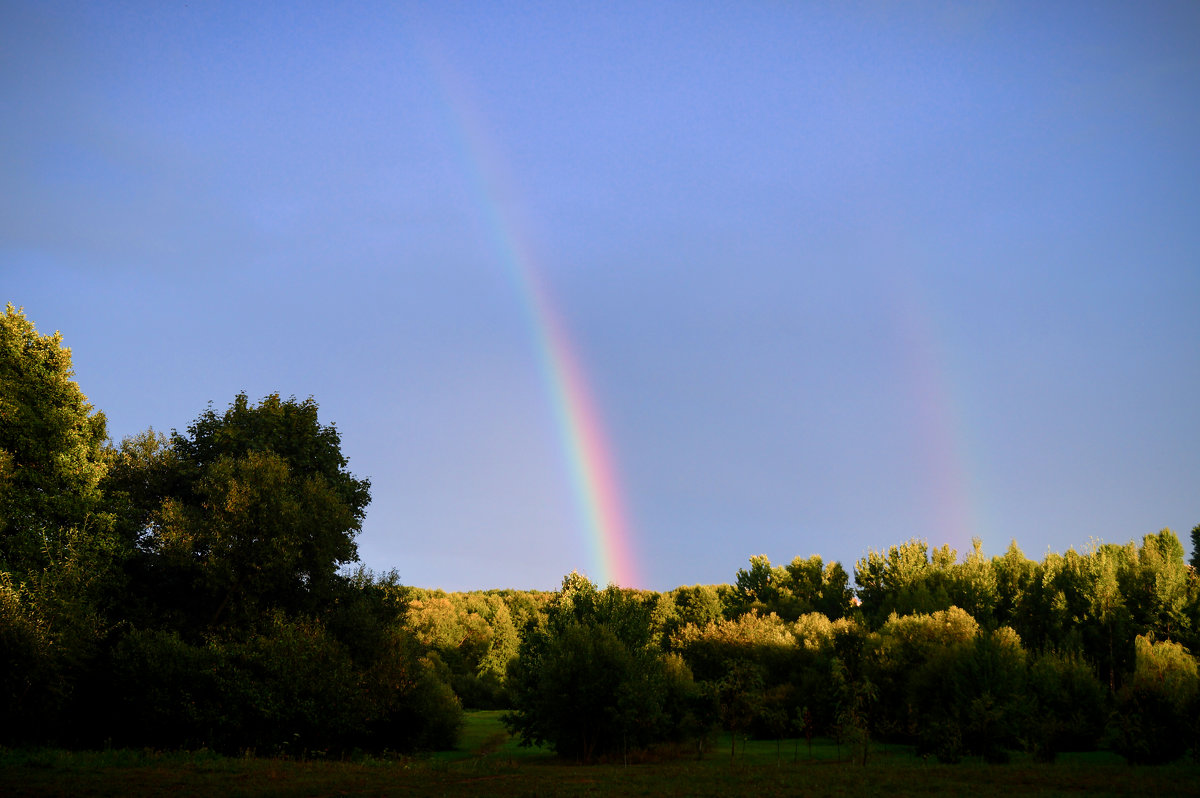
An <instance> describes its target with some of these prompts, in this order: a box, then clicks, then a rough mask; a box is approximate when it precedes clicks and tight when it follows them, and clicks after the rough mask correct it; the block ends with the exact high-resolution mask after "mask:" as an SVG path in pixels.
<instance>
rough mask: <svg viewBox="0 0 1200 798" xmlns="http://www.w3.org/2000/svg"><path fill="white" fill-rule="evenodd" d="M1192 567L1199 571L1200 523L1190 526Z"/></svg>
mask: <svg viewBox="0 0 1200 798" xmlns="http://www.w3.org/2000/svg"><path fill="white" fill-rule="evenodd" d="M1191 565H1192V568H1194V569H1196V570H1197V571H1200V524H1196V525H1195V526H1194V527H1192V559H1191Z"/></svg>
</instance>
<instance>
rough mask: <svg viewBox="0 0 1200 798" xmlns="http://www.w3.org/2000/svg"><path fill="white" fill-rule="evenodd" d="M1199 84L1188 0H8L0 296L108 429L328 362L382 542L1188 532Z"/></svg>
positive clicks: (638, 552) (631, 550)
mask: <svg viewBox="0 0 1200 798" xmlns="http://www.w3.org/2000/svg"><path fill="white" fill-rule="evenodd" d="M259 6H260V7H259ZM1197 98H1200V6H1198V5H1197V4H1195V3H1192V2H1184V3H1155V2H1151V3H1145V4H1136V5H1135V4H1130V3H1099V2H1088V3H1042V2H1038V3H1019V2H1005V3H979V4H971V5H970V6H967V5H966V4H962V5H960V4H952V3H912V4H890V3H795V4H781V3H774V2H753V3H608V4H603V5H600V6H598V7H595V8H590V9H585V8H577V7H576V4H570V3H528V4H525V3H509V2H497V3H430V4H405V3H379V4H372V3H364V4H355V5H354V7H353V8H351V7H348V6H347V7H342V6H341V5H335V4H320V3H303V2H299V3H290V4H286V5H285V4H247V3H206V2H199V3H197V2H193V3H186V4H185V3H172V4H167V3H157V2H155V3H149V2H148V3H106V4H87V3H79V4H75V3H55V2H38V3H24V2H11V0H9V1H6V2H3V3H0V115H2V117H3V118H4V119H5V120H6V121H5V123H4V124H3V125H0V181H2V185H3V187H4V190H3V191H2V192H0V289H3V290H2V294H3V296H0V301H11V302H12V303H13V304H15V305H18V306H23V307H24V308H25V311H26V314H27V315H28V317H29V318H30V319H31V320H32V321H33V322H34V323H35V324H36V325H37V326H38V328H39V330H40V331H41V332H43V333H49V332H53V331H54V330H61V331H62V333H63V335H64V337H65V341H66V343H67V345H69V346H70V347H71V348H72V350H73V353H74V359H75V368H76V377H77V380H78V382H79V384H80V387H81V388H82V390H83V391H84V393H85V394H87V396H88V397H89V398H90V399H91V401H92V402H93V404H94V405H95V406H96V407H98V408H100V409H102V410H103V411H104V412H105V413H106V415H107V416H108V419H109V433H110V434H111V435H112V436H113V437H114V438H115V439H117V440H119V439H120V438H122V437H123V436H126V435H131V434H134V433H136V432H138V431H140V430H143V429H145V428H147V427H151V426H152V427H154V428H155V429H157V430H161V431H169V430H171V429H172V428H176V429H180V430H183V429H185V428H186V427H187V425H188V424H189V423H190V422H191V421H192V420H194V419H195V418H196V417H197V416H198V415H199V414H200V413H201V412H202V411H203V410H204V409H205V407H206V405H207V403H208V402H210V401H211V402H212V403H213V404H214V406H215V407H216V408H218V409H220V408H223V407H225V406H227V405H228V404H229V403H230V402H231V401H232V399H233V397H234V395H235V394H236V393H237V392H239V391H243V390H244V391H246V392H247V393H248V394H249V395H250V397H251V398H252V399H253V398H257V397H261V396H263V395H266V394H268V393H271V392H276V391H277V392H280V393H282V394H283V395H285V396H289V395H295V396H297V397H299V398H304V397H307V396H310V395H311V396H312V397H314V398H315V399H316V401H317V402H318V404H319V405H320V408H321V418H322V420H323V421H324V422H327V423H328V422H332V423H335V424H336V425H337V427H338V429H339V430H340V432H341V435H342V446H343V451H344V453H345V454H346V456H347V457H348V458H349V460H350V469H351V470H352V471H353V472H354V473H355V474H356V475H357V476H366V477H369V478H370V479H371V481H372V485H373V490H372V494H373V501H372V504H371V506H370V508H369V509H368V515H367V520H366V523H365V525H364V528H363V532H362V534H361V536H360V537H359V551H360V555H361V557H362V559H363V561H364V562H365V564H366V565H368V566H369V567H371V568H373V569H375V570H388V569H391V568H395V569H396V570H397V571H398V572H399V574H400V576H401V579H402V580H403V581H404V582H405V583H408V584H414V585H420V586H424V587H442V588H445V589H448V590H456V589H471V588H493V587H497V588H498V587H515V588H553V587H555V586H557V584H558V583H559V581H560V580H561V577H562V576H563V574H565V573H567V572H569V571H571V570H573V569H578V570H580V571H582V572H585V573H588V574H589V575H590V576H592V577H593V578H596V579H599V580H600V581H607V580H608V579H616V580H617V581H619V582H623V583H629V584H634V585H636V586H639V587H647V588H653V589H660V590H661V589H669V588H672V587H675V586H676V585H679V584H693V583H715V582H729V581H732V580H733V579H734V576H735V573H736V571H737V569H738V568H740V567H742V566H744V565H745V564H746V562H747V560H748V558H749V557H750V556H751V555H755V554H767V555H768V556H769V557H770V558H771V560H772V561H773V562H776V563H784V562H787V561H789V560H791V559H792V558H793V557H795V556H798V555H799V556H804V557H807V556H809V555H811V554H820V555H822V556H823V557H825V558H826V559H836V560H840V561H841V562H842V563H843V564H844V565H845V566H846V568H847V570H850V569H851V568H852V567H853V565H854V562H855V560H857V559H858V558H860V557H862V556H863V555H865V553H866V552H867V551H868V550H869V549H880V548H883V547H886V546H888V545H891V544H895V543H900V542H902V541H904V540H907V539H909V538H912V537H919V538H925V539H927V540H928V541H929V542H930V543H931V544H933V545H940V544H942V543H949V544H950V545H951V546H953V547H955V548H957V549H958V550H959V551H960V552H962V551H963V550H965V549H967V548H969V546H970V539H971V538H972V537H973V536H979V537H981V538H982V539H983V543H984V549H985V551H987V552H989V553H991V554H1000V553H1003V551H1004V549H1005V548H1006V547H1007V546H1008V544H1009V541H1010V540H1016V541H1017V543H1018V545H1020V546H1021V548H1022V549H1023V550H1024V551H1025V553H1026V555H1028V556H1030V557H1033V558H1040V557H1042V556H1043V555H1044V554H1045V553H1046V552H1047V551H1048V550H1049V551H1063V550H1065V549H1066V548H1068V547H1071V546H1074V547H1075V548H1077V549H1082V548H1086V547H1087V546H1088V545H1089V544H1090V543H1091V542H1092V541H1094V540H1102V541H1105V542H1118V543H1124V542H1126V541H1128V540H1132V539H1137V540H1140V538H1141V536H1142V535H1144V534H1146V533H1150V532H1156V531H1158V530H1159V529H1161V528H1163V527H1170V528H1172V529H1174V530H1175V531H1176V533H1178V534H1179V535H1180V537H1181V539H1183V540H1184V545H1185V548H1188V549H1189V551H1190V543H1189V541H1188V540H1187V537H1188V534H1187V533H1188V532H1189V531H1190V529H1191V528H1192V527H1193V526H1194V525H1196V524H1198V523H1200V412H1198V411H1197V407H1198V406H1200V403H1198V402H1200V400H1198V399H1197V397H1200V312H1197V308H1198V307H1200V147H1197V142H1200V102H1197ZM585 433H586V434H585ZM572 435H575V437H574V438H572ZM602 488H603V489H602ZM605 491H607V493H605ZM589 502H590V503H589ZM606 513H607V515H606ZM617 516H619V520H611V519H613V518H616V517H617ZM605 518H608V519H610V520H604V519H605ZM606 524H607V525H608V526H606ZM618 526H619V527H620V528H622V529H623V530H624V531H623V532H622V533H621V534H623V535H624V538H625V539H624V543H623V545H624V546H625V549H624V550H623V552H620V553H619V554H618V552H617V548H616V543H617V541H616V540H615V537H616V534H617V533H616V532H615V531H613V530H615V529H616V528H617V527H618ZM606 547H608V548H607V549H606ZM606 557H608V558H609V559H608V560H607V561H606V559H605V558H606Z"/></svg>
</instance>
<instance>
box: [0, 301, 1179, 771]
mask: <svg viewBox="0 0 1200 798" xmlns="http://www.w3.org/2000/svg"><path fill="white" fill-rule="evenodd" d="M71 377H72V371H71V360H70V351H69V350H68V349H66V348H65V347H63V346H62V342H61V339H60V338H59V336H57V335H54V336H41V335H39V334H38V333H37V331H36V330H35V329H34V326H33V325H32V323H30V322H29V321H28V320H27V319H26V318H25V317H24V315H23V314H22V313H21V312H20V311H16V310H14V309H13V308H12V306H11V305H10V306H9V307H8V309H7V310H6V311H5V313H4V315H3V316H0V717H3V718H4V719H5V720H6V722H5V723H3V724H0V744H5V745H32V744H38V745H41V744H52V745H60V746H78V747H94V746H108V745H115V746H151V747H159V748H163V747H201V746H204V747H209V748H214V749H217V750H222V751H229V752H241V751H254V752H258V753H261V754H281V753H282V754H293V755H300V756H317V755H328V754H335V753H342V752H347V751H350V750H353V749H364V750H375V751H382V750H392V751H410V750H418V749H430V748H441V747H449V746H452V745H453V744H454V741H455V739H456V735H457V732H458V729H459V726H460V724H461V714H462V708H463V707H464V706H466V707H469V708H502V709H507V710H509V711H508V713H507V715H506V719H507V720H506V722H507V723H508V725H509V727H510V728H511V729H512V730H513V731H514V732H516V733H518V734H519V735H520V736H521V737H522V739H523V740H525V741H528V742H530V743H540V744H547V745H550V746H552V747H553V748H554V749H555V750H557V751H558V752H559V753H560V754H562V755H563V756H567V757H572V758H576V759H579V760H584V761H590V760H594V759H597V758H608V757H622V756H629V755H630V754H632V753H636V752H639V751H644V750H646V749H658V750H659V751H660V752H666V751H671V750H674V751H677V752H687V751H690V752H692V753H695V754H703V753H704V751H705V750H706V749H707V748H708V746H709V745H710V744H711V741H712V740H713V739H714V737H715V734H716V732H717V731H719V730H721V729H724V730H727V731H732V732H733V733H734V734H733V735H732V739H733V740H734V746H735V747H734V751H733V753H735V754H736V745H737V741H738V740H739V738H740V739H745V738H746V737H747V736H755V737H760V738H768V739H781V738H784V737H790V738H801V739H802V738H804V737H806V736H810V737H811V736H812V735H822V736H833V737H834V738H836V739H837V740H839V741H841V742H843V743H844V744H845V745H846V746H847V750H848V751H849V752H851V753H853V754H854V755H855V756H857V757H860V758H864V759H865V757H866V756H867V752H868V751H869V750H870V746H869V745H868V744H869V742H870V741H871V740H873V739H874V740H885V741H896V742H906V743H913V744H915V745H916V746H917V747H918V749H919V750H920V751H923V752H926V753H929V754H930V755H934V756H936V757H938V758H939V759H942V760H946V761H954V760H956V759H958V758H960V757H962V756H964V755H982V756H984V757H987V758H988V759H990V760H993V761H1001V760H1004V759H1005V758H1007V757H1008V756H1009V754H1010V752H1012V751H1027V752H1031V753H1033V754H1034V755H1036V756H1037V757H1039V758H1043V759H1052V758H1053V757H1054V756H1055V754H1056V753H1057V752H1059V751H1063V750H1084V749H1091V748H1095V747H1101V746H1103V747H1109V748H1112V749H1114V750H1116V751H1119V752H1120V753H1122V754H1123V755H1125V756H1126V757H1128V758H1129V759H1130V760H1131V761H1136V762H1154V761H1165V760H1169V759H1174V758H1177V757H1179V756H1181V755H1183V754H1184V753H1185V752H1186V751H1188V750H1189V749H1190V750H1191V752H1192V755H1193V756H1196V755H1197V753H1198V752H1200V677H1198V675H1197V660H1196V658H1195V656H1194V655H1193V653H1192V652H1196V651H1200V648H1198V647H1200V582H1198V580H1197V576H1196V570H1195V567H1194V566H1195V565H1196V559H1197V555H1195V554H1194V555H1193V558H1192V565H1187V564H1185V562H1184V550H1183V547H1182V545H1181V544H1180V541H1179V539H1178V538H1177V537H1176V536H1175V534H1174V533H1172V532H1171V531H1170V530H1163V531H1161V532H1159V533H1157V534H1151V535H1146V536H1145V537H1144V538H1143V539H1142V541H1141V543H1140V545H1139V544H1136V543H1129V544H1126V545H1112V544H1097V545H1094V546H1092V547H1091V548H1089V549H1088V550H1087V551H1085V552H1083V553H1079V552H1075V551H1073V550H1072V551H1068V552H1066V553H1065V554H1050V555H1047V556H1046V557H1045V558H1044V559H1043V560H1042V561H1040V562H1038V561H1033V560H1029V559H1027V558H1026V557H1025V556H1024V555H1023V554H1022V553H1021V552H1020V550H1019V549H1017V547H1016V546H1015V544H1014V545H1012V546H1010V547H1009V549H1008V550H1007V551H1006V552H1005V553H1004V554H1003V555H1002V556H995V557H989V556H986V555H985V554H984V552H983V549H982V546H981V544H980V543H979V542H978V541H976V542H975V544H974V547H973V549H972V550H971V551H970V552H967V553H966V554H965V556H964V557H962V558H960V557H959V555H958V553H957V552H955V551H954V550H952V549H950V548H948V547H941V548H935V549H932V550H931V549H930V548H929V546H928V545H927V544H926V543H925V542H923V541H920V540H911V541H908V542H906V543H901V544H898V545H896V546H892V547H890V548H889V549H888V550H887V551H885V552H869V553H868V554H867V555H866V556H865V557H863V558H862V559H861V560H859V561H858V562H857V563H856V565H855V567H854V569H853V578H854V579H853V582H854V585H855V587H853V588H852V587H851V579H850V575H849V574H848V573H847V572H846V571H845V569H844V568H843V567H842V566H841V565H840V564H839V563H836V562H831V563H825V562H824V561H823V560H822V559H821V558H820V557H811V558H809V559H803V558H796V559H795V560H793V561H792V562H791V563H789V564H788V565H785V566H775V565H772V564H771V563H770V562H769V560H768V559H767V558H766V557H761V556H760V557H752V558H750V561H749V566H748V567H747V568H743V569H740V570H738V571H737V572H736V574H735V575H734V581H733V583H732V584H728V585H697V586H692V587H679V588H676V589H675V590H672V591H669V592H665V593H658V592H653V591H637V590H627V589H620V588H616V587H607V588H604V589H600V588H599V587H598V586H596V585H594V584H592V583H591V582H590V581H588V580H587V579H585V578H583V577H581V576H579V575H578V574H569V575H567V576H566V577H565V578H564V580H563V584H562V587H561V588H560V589H559V590H558V591H555V592H553V593H550V592H539V591H515V590H505V591H479V592H470V593H451V594H447V593H444V592H442V591H435V590H423V589H419V588H413V587H406V586H403V585H401V584H400V583H399V580H398V578H397V577H396V576H395V574H383V575H379V574H372V573H370V572H369V571H366V570H365V569H363V568H361V567H359V568H357V570H351V569H352V568H353V566H354V564H355V563H356V562H357V551H356V547H355V543H354V538H355V535H356V534H357V532H358V531H359V529H360V526H361V522H362V519H363V517H364V513H365V510H366V507H367V504H368V502H369V500H370V483H369V481H368V480H365V479H359V478H356V477H355V476H353V475H352V474H351V473H350V472H349V471H348V470H347V462H346V460H345V458H344V457H343V455H342V454H341V450H340V439H339V437H338V433H337V430H336V428H335V427H333V426H332V425H322V424H321V423H320V422H319V420H318V418H317V405H316V403H315V402H313V401H312V400H311V399H309V400H305V401H297V400H295V399H286V400H285V399H281V398H280V397H279V396H278V395H271V396H268V397H266V398H265V399H263V400H262V401H261V402H260V403H258V404H257V405H255V404H252V403H251V402H250V401H249V400H248V398H247V397H246V396H245V395H239V396H237V397H235V398H234V401H233V403H232V404H231V405H230V406H229V407H228V408H227V409H225V410H224V411H222V412H218V411H216V410H214V409H212V408H211V407H210V408H209V409H208V410H206V411H205V412H204V413H202V414H201V415H200V416H199V417H198V418H197V419H196V420H195V421H194V422H193V423H192V424H191V425H190V426H189V427H188V428H187V430H186V432H184V433H179V432H173V433H172V434H171V435H170V436H169V437H168V436H164V435H162V434H158V433H155V432H153V431H147V432H145V433H143V434H141V435H137V436H134V437H132V438H129V439H126V440H124V441H122V442H121V443H120V444H117V445H114V444H113V443H112V442H111V441H109V440H108V438H107V433H106V428H105V419H104V416H103V414H102V413H99V412H97V411H95V410H94V409H93V408H92V407H91V406H90V405H89V404H88V402H87V400H86V397H84V395H83V394H82V393H81V392H80V390H79V388H78V386H77V385H76V384H75V383H74V381H73V380H72V379H71ZM1192 540H1193V548H1194V551H1196V552H1200V526H1198V527H1197V528H1196V529H1194V530H1193V531H1192Z"/></svg>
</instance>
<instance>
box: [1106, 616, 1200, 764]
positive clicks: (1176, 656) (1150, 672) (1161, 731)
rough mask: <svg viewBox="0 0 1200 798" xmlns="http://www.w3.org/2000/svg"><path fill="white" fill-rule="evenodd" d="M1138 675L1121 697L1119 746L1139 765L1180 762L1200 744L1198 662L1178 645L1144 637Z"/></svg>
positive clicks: (1115, 720)
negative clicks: (1198, 730)
mask: <svg viewBox="0 0 1200 798" xmlns="http://www.w3.org/2000/svg"><path fill="white" fill-rule="evenodd" d="M1136 650H1137V659H1136V666H1135V670H1134V672H1133V675H1132V677H1131V678H1130V679H1129V681H1128V682H1127V683H1126V684H1125V685H1124V686H1123V687H1122V688H1121V690H1120V692H1118V693H1117V701H1116V711H1115V712H1114V714H1113V717H1112V719H1111V720H1110V734H1111V736H1112V743H1113V748H1114V749H1115V750H1116V751H1117V752H1118V753H1120V754H1121V755H1122V756H1124V757H1125V758H1126V759H1128V760H1129V761H1130V762H1134V763H1138V764H1158V763H1162V762H1170V761H1172V760H1174V759H1178V758H1179V757H1180V756H1182V755H1183V753H1184V751H1186V750H1187V747H1188V745H1189V744H1194V741H1195V728H1194V726H1195V723H1196V719H1195V711H1196V707H1197V705H1198V702H1197V696H1198V695H1200V675H1198V671H1197V664H1196V660H1195V658H1193V657H1192V656H1191V655H1190V654H1189V653H1188V651H1187V650H1186V649H1185V648H1184V647H1183V646H1181V645H1179V644H1178V643H1171V642H1168V641H1163V642H1154V641H1153V640H1151V639H1149V638H1148V637H1145V636H1142V635H1138V637H1137V641H1136Z"/></svg>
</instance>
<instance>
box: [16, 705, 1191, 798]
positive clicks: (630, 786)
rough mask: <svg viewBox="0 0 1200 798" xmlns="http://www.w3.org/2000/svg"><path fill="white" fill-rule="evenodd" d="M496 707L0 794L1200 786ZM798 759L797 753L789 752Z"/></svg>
mask: <svg viewBox="0 0 1200 798" xmlns="http://www.w3.org/2000/svg"><path fill="white" fill-rule="evenodd" d="M499 715H500V713H498V712H475V713H470V714H469V715H468V717H467V724H466V726H465V728H464V733H463V736H462V741H461V743H460V746H459V748H458V749H457V750H455V751H445V752H440V753H437V754H432V755H429V756H424V757H416V758H411V757H397V758H377V757H362V758H359V759H356V760H354V761H345V762H333V761H307V762H297V761H292V760H282V759H258V758H253V757H245V758H237V757H223V756H218V755H216V754H212V753H209V752H190V753H170V752H153V751H103V752H66V751H58V750H0V796H6V798H7V796H14V797H15V796H48V795H63V796H68V795H70V796H121V795H139V796H143V795H144V796H158V795H162V796H166V795H184V796H188V795H191V796H204V795H220V796H223V797H224V796H229V798H234V797H235V796H260V795H263V796H342V795H359V796H368V795H370V796H382V795H413V796H483V795H486V796H514V798H515V797H516V796H530V798H532V797H533V796H564V797H568V796H610V795H611V796H639V795H642V796H660V795H661V796H728V795H746V796H760V795H761V796H776V795H778V796H809V795H811V796H854V798H864V797H865V796H906V795H928V794H930V793H937V794H942V795H970V796H972V798H988V797H989V796H997V798H999V797H1000V796H1012V795H1046V796H1050V795H1069V794H1074V795H1081V794H1086V795H1088V796H1093V795H1096V796H1110V795H1111V796H1115V795H1125V796H1128V795H1200V766H1197V765H1195V764H1193V763H1191V762H1190V761H1188V762H1180V763H1177V764H1174V765H1170V766H1164V767H1152V768H1133V767H1130V766H1128V765H1126V764H1124V762H1123V761H1121V760H1120V759H1119V758H1117V757H1114V756H1111V755H1108V754H1103V753H1100V754H1086V755H1066V756H1063V757H1061V758H1060V759H1059V761H1058V762H1057V763H1055V764H1053V765H1045V764H1036V763H1033V762H1031V761H1026V760H1023V759H1021V758H1020V757H1015V758H1014V761H1013V762H1012V763H1010V764H1007V765H986V764H983V763H982V762H974V761H969V760H968V761H964V762H963V763H961V764H958V765H941V764H937V763H936V762H932V761H925V760H923V759H921V758H918V757H916V756H914V755H913V753H912V751H911V749H908V748H905V747H897V746H889V747H887V748H884V747H883V746H879V747H878V748H877V749H875V750H874V751H873V753H872V755H871V757H870V759H869V761H868V763H867V765H866V766H865V767H864V766H862V765H859V764H851V763H849V762H847V761H845V757H846V756H847V751H846V749H844V748H842V749H840V754H841V756H842V759H841V760H839V759H838V755H839V749H838V748H837V746H835V745H834V744H833V743H832V742H831V741H828V740H814V741H813V748H812V754H811V758H810V755H809V751H808V748H807V745H806V744H805V743H804V742H801V743H800V744H799V746H798V748H797V746H796V745H795V744H794V741H784V742H783V743H782V744H776V743H775V742H772V741H757V742H755V741H752V742H750V743H749V744H748V745H747V746H746V747H745V749H742V747H741V744H740V743H739V748H738V755H737V757H736V758H734V759H732V760H731V758H730V756H729V739H728V737H726V738H725V739H724V741H722V742H721V744H718V745H717V747H716V748H715V749H714V750H713V751H712V752H710V753H708V754H707V755H706V757H705V758H704V759H703V760H697V759H696V758H695V757H694V756H692V757H678V758H662V759H660V760H658V761H646V762H641V763H638V764H632V765H629V766H625V765H624V764H621V763H608V764H600V765H588V766H584V765H577V764H574V763H568V762H562V761H560V760H558V759H557V758H556V757H554V756H553V755H552V754H551V753H549V752H547V751H544V750H540V749H530V748H520V747H519V746H517V744H516V742H515V741H514V740H512V739H511V738H509V737H508V735H507V734H506V733H505V732H504V729H503V726H501V724H500V720H499ZM793 759H795V761H793Z"/></svg>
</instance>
